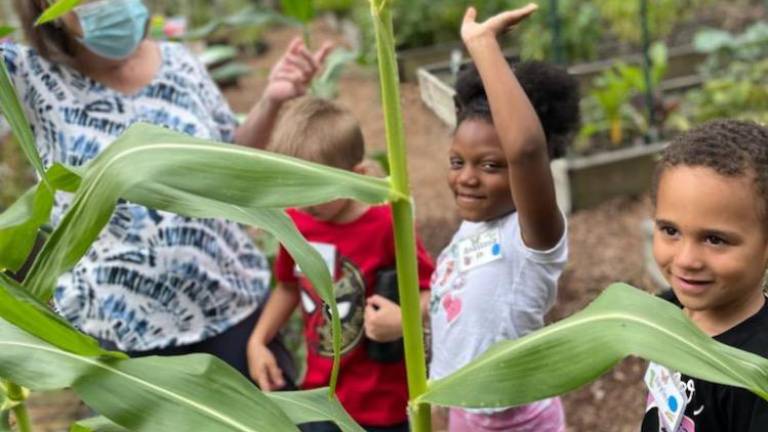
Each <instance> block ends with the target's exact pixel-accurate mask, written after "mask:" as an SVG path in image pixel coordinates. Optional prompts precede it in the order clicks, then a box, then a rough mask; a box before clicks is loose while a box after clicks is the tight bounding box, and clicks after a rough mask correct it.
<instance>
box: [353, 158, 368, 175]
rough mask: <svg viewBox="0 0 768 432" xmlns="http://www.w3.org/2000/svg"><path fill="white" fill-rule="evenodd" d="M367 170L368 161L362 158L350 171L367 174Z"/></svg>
mask: <svg viewBox="0 0 768 432" xmlns="http://www.w3.org/2000/svg"><path fill="white" fill-rule="evenodd" d="M368 171H369V167H368V163H367V162H366V161H365V160H363V161H361V162H360V163H358V164H357V165H355V166H354V167H352V172H354V173H356V174H360V175H367V174H368Z"/></svg>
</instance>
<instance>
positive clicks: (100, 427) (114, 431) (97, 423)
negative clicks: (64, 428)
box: [69, 417, 128, 432]
mask: <svg viewBox="0 0 768 432" xmlns="http://www.w3.org/2000/svg"><path fill="white" fill-rule="evenodd" d="M69 432H128V429H125V428H124V427H122V426H120V425H117V424H115V423H112V422H111V421H110V420H109V419H108V418H106V417H91V418H89V419H85V420H80V421H78V422H77V423H74V424H73V425H72V426H71V427H70V428H69Z"/></svg>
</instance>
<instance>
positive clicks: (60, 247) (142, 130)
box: [24, 125, 401, 389]
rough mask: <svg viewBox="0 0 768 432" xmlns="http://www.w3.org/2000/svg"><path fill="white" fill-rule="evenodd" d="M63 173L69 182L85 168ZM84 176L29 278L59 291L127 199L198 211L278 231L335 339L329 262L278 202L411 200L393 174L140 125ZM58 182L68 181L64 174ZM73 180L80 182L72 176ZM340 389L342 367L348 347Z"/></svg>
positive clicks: (34, 286) (45, 289)
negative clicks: (322, 304) (59, 281)
mask: <svg viewBox="0 0 768 432" xmlns="http://www.w3.org/2000/svg"><path fill="white" fill-rule="evenodd" d="M59 171H62V172H63V173H61V174H57V176H59V177H62V178H64V179H68V178H69V177H72V176H73V175H74V174H77V173H72V172H69V173H66V172H64V171H66V170H65V169H64V168H63V167H60V169H59ZM80 174H81V175H82V176H83V178H82V180H81V185H80V188H79V189H78V190H77V193H76V194H75V197H74V200H73V202H72V203H71V205H70V208H69V211H68V212H67V214H66V215H65V216H64V218H63V220H62V221H61V222H60V224H59V226H58V227H57V229H56V230H55V231H54V233H53V234H52V235H51V237H50V238H49V240H48V242H47V243H46V245H45V247H44V248H43V249H42V251H41V252H40V255H39V256H38V258H37V260H36V261H35V264H34V265H33V267H32V269H31V270H30V274H29V276H28V277H27V280H26V281H25V284H24V285H25V287H27V288H28V289H29V290H30V291H31V292H32V293H33V294H34V295H36V296H38V298H40V299H43V300H47V299H48V298H50V295H51V293H52V289H53V286H54V283H55V281H56V278H57V277H58V275H60V274H61V273H62V272H64V271H66V270H68V269H70V268H71V267H72V266H74V265H75V264H76V263H77V261H78V260H79V259H80V258H81V257H82V256H83V254H85V252H86V251H87V250H88V248H89V247H90V245H91V243H92V242H93V241H94V240H95V239H96V237H97V236H98V234H99V232H100V231H101V229H102V228H103V227H104V225H105V224H106V223H107V222H108V220H109V217H110V215H111V213H112V211H113V209H114V206H115V204H116V202H117V200H118V197H122V198H125V199H128V200H129V201H132V202H136V203H139V204H142V205H146V206H148V207H152V208H156V209H160V210H168V211H172V212H176V213H179V214H184V215H186V216H193V217H224V218H227V219H231V220H234V221H237V222H242V223H249V224H257V225H259V226H261V227H262V228H264V229H266V230H268V231H270V232H272V233H273V234H274V235H275V236H276V237H277V238H278V239H279V240H280V241H281V242H283V243H285V244H286V248H287V249H288V250H289V252H291V253H292V254H293V256H294V259H295V260H296V262H297V263H298V264H299V266H300V267H301V268H302V269H304V271H305V274H307V275H308V277H309V278H310V280H312V282H313V284H314V286H315V288H316V289H317V290H318V293H319V294H320V295H321V297H322V298H323V300H324V301H326V302H327V303H328V304H329V305H330V306H331V311H332V321H333V322H332V326H333V329H334V345H335V346H338V345H340V341H339V339H338V336H337V335H338V334H339V333H340V329H341V325H340V322H339V320H338V313H337V311H336V307H335V299H334V297H333V295H332V286H331V281H330V276H329V275H328V271H327V269H326V268H325V265H324V264H323V263H322V259H321V258H320V256H319V255H318V254H317V252H316V251H314V250H313V249H312V248H311V247H309V246H308V245H306V242H304V240H303V239H302V238H301V236H300V235H299V234H298V232H297V231H296V230H295V227H293V226H292V224H291V223H290V220H289V219H287V217H286V216H285V215H282V214H280V213H279V212H276V210H275V208H283V207H293V206H303V205H310V204H316V203H320V202H327V201H330V200H333V199H336V198H342V197H351V198H356V199H359V200H361V201H365V202H369V203H378V202H384V201H386V200H387V199H401V197H400V196H399V195H398V194H395V193H393V192H391V191H390V190H389V185H388V183H387V182H386V181H385V180H382V179H376V178H372V177H366V176H360V175H357V174H354V173H352V172H349V171H344V170H338V169H334V168H329V167H325V166H322V165H317V164H312V163H309V162H306V161H302V160H298V159H294V158H288V157H285V156H281V155H276V154H274V153H268V152H263V151H257V150H253V149H248V148H243V147H239V146H234V145H231V144H220V143H214V142H211V141H206V140H200V139H196V138H192V137H189V136H186V135H183V134H178V133H174V132H171V131H168V130H167V129H165V128H161V127H156V126H149V125H136V126H133V127H131V128H129V130H128V131H127V132H126V133H125V134H124V135H123V136H122V137H121V138H120V139H118V140H117V141H115V142H114V143H112V144H111V145H110V146H109V147H108V148H107V149H106V150H105V151H104V152H102V153H101V154H100V155H99V156H98V157H97V158H96V159H94V160H93V161H92V162H91V163H90V164H89V165H88V167H87V169H85V170H84V172H83V171H82V170H81V172H80ZM56 181H57V186H61V185H59V184H58V183H60V182H62V181H61V180H59V179H58V178H57V180H56ZM69 181H72V180H69ZM336 352H337V354H336V358H337V361H336V362H335V365H336V366H335V367H334V373H333V380H332V381H331V388H332V389H333V388H334V387H335V378H336V376H337V373H338V350H336Z"/></svg>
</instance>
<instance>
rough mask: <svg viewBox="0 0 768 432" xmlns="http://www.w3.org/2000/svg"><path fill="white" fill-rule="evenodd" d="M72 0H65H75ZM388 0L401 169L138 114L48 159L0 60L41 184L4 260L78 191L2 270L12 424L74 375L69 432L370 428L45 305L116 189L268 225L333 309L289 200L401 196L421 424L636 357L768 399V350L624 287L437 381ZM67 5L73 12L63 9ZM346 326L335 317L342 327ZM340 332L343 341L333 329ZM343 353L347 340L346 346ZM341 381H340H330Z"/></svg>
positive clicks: (385, 22) (23, 206)
mask: <svg viewBox="0 0 768 432" xmlns="http://www.w3.org/2000/svg"><path fill="white" fill-rule="evenodd" d="M65 1H66V0H65ZM57 4H58V3H57ZM389 7H390V5H389V3H388V2H387V1H386V0H373V1H372V2H371V11H372V15H373V17H374V23H375V31H376V34H377V46H378V58H379V62H380V63H379V67H380V72H381V89H382V98H383V103H384V106H385V116H386V118H385V124H386V134H387V142H388V156H389V164H390V167H391V175H392V176H391V178H390V179H388V180H383V179H376V178H370V177H365V176H360V175H356V174H353V173H350V172H347V171H340V170H336V169H333V168H328V167H324V166H320V165H316V164H312V163H308V162H305V161H301V160H296V159H292V158H288V157H285V156H279V155H274V154H269V153H265V152H262V151H257V150H252V149H247V148H243V147H239V146H235V145H229V144H223V143H216V142H212V141H207V140H201V139H196V138H192V137H189V136H185V135H181V134H178V133H174V132H170V131H167V130H165V129H162V128H159V127H154V126H149V125H136V126H133V127H131V128H129V130H128V131H127V132H126V133H125V134H124V135H122V136H121V137H120V138H119V139H117V140H116V141H115V142H114V143H112V144H111V145H110V146H108V147H107V148H106V150H105V151H104V152H102V153H101V154H100V155H99V156H97V157H96V158H95V159H94V160H93V161H91V162H90V163H89V164H88V165H86V166H83V167H77V168H73V167H67V166H63V165H58V164H56V165H53V166H52V167H50V168H48V169H47V170H43V167H42V164H41V163H39V157H38V156H37V153H36V151H35V145H34V144H35V143H34V142H33V141H32V136H31V134H29V133H28V132H29V125H28V124H27V122H26V119H25V118H24V116H23V112H22V111H21V110H20V107H19V105H18V101H17V100H16V98H15V93H14V91H13V87H12V86H11V85H10V81H8V79H7V73H6V71H5V66H4V63H3V62H0V90H2V91H0V108H2V111H3V113H4V115H5V116H6V118H8V119H9V120H12V121H11V125H12V126H13V130H14V133H15V134H16V136H17V137H18V139H19V142H20V144H21V146H22V148H24V149H25V152H26V154H27V156H28V157H29V159H30V160H31V161H32V162H33V164H34V166H35V167H36V168H37V169H38V170H39V171H38V172H39V175H40V178H41V182H40V183H39V184H38V185H37V186H35V187H34V188H32V189H30V190H29V191H28V192H27V193H26V194H24V195H23V196H22V197H21V198H20V199H19V200H18V201H17V202H16V203H15V204H14V205H13V206H11V208H9V209H8V210H7V211H5V212H4V213H2V214H0V242H3V245H5V247H2V248H1V249H0V269H7V270H15V269H17V268H18V265H19V259H18V258H19V257H21V258H22V261H23V258H24V257H25V256H26V254H27V252H28V250H29V248H30V247H31V246H30V240H29V239H30V238H32V237H34V235H35V234H36V231H37V228H38V227H39V226H40V225H41V224H42V223H45V222H46V221H47V220H48V215H49V214H50V209H51V204H52V192H53V191H55V190H60V191H67V192H71V193H72V194H74V198H73V201H72V205H71V207H70V208H69V210H68V211H67V213H66V215H65V216H64V218H63V219H62V221H61V223H60V224H59V225H58V226H57V227H56V229H55V230H54V231H53V233H52V234H51V236H50V237H49V238H48V239H47V241H46V243H45V245H44V247H43V249H42V251H41V253H40V255H39V256H38V257H37V259H36V261H35V263H34V265H33V267H32V269H31V271H30V274H29V275H28V276H27V277H26V279H25V280H24V281H23V282H21V283H18V282H16V281H14V280H13V279H11V278H9V277H7V276H5V275H4V274H0V376H2V377H4V379H5V380H4V381H0V430H8V429H9V428H10V426H9V412H11V411H12V412H13V413H14V415H15V418H16V421H17V424H18V429H19V430H20V431H22V432H27V431H29V430H31V425H30V424H29V420H28V415H27V412H26V407H25V403H24V400H25V399H26V397H27V395H28V393H29V391H28V390H27V389H29V390H32V391H46V390H52V389H59V388H65V387H70V388H72V389H73V390H74V391H75V392H76V393H77V394H78V395H79V396H80V397H81V398H82V400H83V401H85V403H86V404H88V405H89V406H90V407H92V408H93V409H95V410H96V411H97V412H99V413H100V414H101V415H102V416H103V417H98V418H94V419H89V420H86V421H82V422H79V423H77V424H76V425H73V428H72V430H73V431H78V432H83V431H97V430H99V431H101V430H104V431H106V430H112V431H115V430H117V431H120V430H136V431H154V430H205V431H248V432H250V431H290V430H296V427H295V424H297V423H303V422H309V421H320V420H330V421H334V422H336V423H337V424H338V425H339V426H340V427H341V428H342V430H344V431H360V430H361V428H360V427H359V426H358V425H356V424H355V423H354V421H352V420H351V419H350V418H349V416H348V415H347V414H346V413H345V412H344V411H343V408H342V407H341V406H340V405H339V404H338V402H337V401H336V400H335V399H334V398H331V397H329V391H328V390H326V389H320V390H314V391H309V392H284V393H268V394H264V393H261V392H260V391H259V390H258V389H257V388H256V387H255V386H253V385H252V384H251V383H250V382H248V381H247V380H246V379H245V378H244V377H242V376H240V375H239V374H238V373H237V372H236V371H234V370H233V369H231V368H230V367H228V366H227V365H226V364H224V363H223V362H221V361H220V360H218V359H216V358H213V357H211V356H208V355H189V356H181V357H147V358H139V359H128V358H126V357H125V355H123V354H121V353H117V352H110V351H105V350H103V349H102V348H100V347H99V345H98V344H97V342H96V341H95V340H94V339H92V338H91V337H89V336H87V335H84V334H82V333H80V332H78V331H77V330H75V329H74V328H72V327H71V326H70V325H69V324H68V323H67V322H65V321H64V320H63V319H62V318H60V317H58V316H57V315H56V314H54V313H53V312H52V311H50V309H49V308H48V307H47V303H46V302H47V300H48V299H49V298H50V295H51V290H52V287H53V284H54V281H55V280H56V277H57V276H58V275H59V274H61V273H62V272H64V271H66V270H68V269H69V268H71V267H72V266H73V265H74V264H75V263H76V262H77V261H78V259H79V258H80V257H81V256H82V255H83V254H84V253H85V252H86V251H87V249H88V247H89V246H90V244H91V243H92V242H93V241H94V239H95V238H96V236H97V234H98V233H99V231H100V230H101V228H102V227H104V225H105V224H106V223H107V220H108V218H109V216H110V214H111V212H112V209H113V207H114V205H115V203H116V202H117V200H118V198H123V199H127V200H130V201H132V202H136V203H140V204H142V205H147V206H150V207H153V208H157V209H162V210H168V211H173V212H177V213H180V214H183V215H187V216H191V217H221V218H227V219H231V220H233V221H236V222H240V223H243V224H249V225H258V226H260V227H262V228H263V229H265V230H267V231H270V232H271V233H273V234H274V235H275V236H276V237H277V238H278V239H279V240H280V241H281V242H282V243H283V244H284V245H285V247H286V249H288V250H289V252H290V253H291V254H292V255H293V257H294V258H295V259H296V261H297V262H298V263H299V265H300V266H301V267H302V269H303V271H304V272H305V274H307V276H308V277H309V278H310V279H311V280H312V282H313V284H314V286H315V287H316V288H317V290H318V292H319V293H320V294H321V296H322V297H323V299H324V301H326V302H327V303H328V304H329V305H330V306H331V310H332V314H333V316H334V322H335V323H336V324H338V318H337V312H336V310H335V309H336V308H335V301H334V296H333V292H332V285H331V280H330V276H329V274H328V272H327V270H326V267H325V264H324V263H323V261H322V259H321V258H320V257H319V255H318V254H317V253H316V252H315V251H314V249H312V248H311V247H309V246H308V245H307V244H306V242H305V241H304V240H303V239H302V238H301V236H300V234H299V233H298V232H297V231H296V229H295V227H294V226H293V225H292V224H291V222H290V219H288V218H287V216H286V215H285V214H284V213H283V212H282V211H281V210H280V208H283V207H288V206H304V205H311V204H315V203H320V202H325V201H328V200H332V199H336V198H353V199H358V200H362V201H365V202H368V203H381V202H390V203H391V204H392V211H393V214H394V219H395V238H396V249H397V267H398V283H399V291H400V299H401V303H402V304H401V305H402V309H403V328H404V329H403V333H404V339H405V342H404V343H405V357H406V365H407V368H408V386H409V391H410V408H409V409H410V419H411V425H412V426H411V427H412V430H413V431H416V432H426V431H428V430H429V429H430V427H429V422H430V419H429V404H439V405H448V406H463V407H501V406H510V405H516V404H523V403H527V402H531V401H535V400H538V399H542V398H545V397H549V396H553V395H558V394H562V393H564V392H567V391H570V390H572V389H575V388H577V387H579V386H581V385H583V384H585V383H587V382H589V381H591V380H593V379H595V378H597V377H598V376H600V375H601V374H602V373H603V372H605V371H606V370H608V369H609V368H611V367H612V366H613V365H615V364H616V363H617V362H618V361H619V360H621V359H622V358H623V357H625V356H627V355H638V356H641V357H643V358H647V359H650V360H653V361H656V362H658V363H661V364H663V365H665V366H667V367H670V368H672V369H676V370H679V371H681V372H683V373H686V374H688V375H691V376H696V377H700V378H703V379H707V380H710V381H715V382H720V383H724V384H729V385H735V386H739V387H743V388H746V389H749V390H751V391H752V392H754V393H756V394H758V395H760V396H761V397H763V398H768V360H765V359H763V358H760V357H758V356H755V355H752V354H749V353H745V352H743V351H739V350H736V349H734V348H731V347H728V346H725V345H722V344H720V343H718V342H716V341H714V340H713V339H711V338H709V337H708V336H707V335H705V334H704V333H702V332H701V331H699V330H698V329H697V328H696V326H695V325H694V324H693V323H692V322H691V321H690V320H688V319H687V318H686V317H685V316H684V315H683V314H682V313H681V312H680V310H679V309H677V308H676V307H674V306H672V305H671V304H668V303H666V302H664V301H662V300H659V299H656V298H654V297H652V296H649V295H647V294H645V293H643V292H641V291H639V290H637V289H634V288H631V287H628V286H626V285H622V284H616V285H613V286H611V287H609V288H608V289H607V290H606V291H605V293H604V294H603V295H601V296H600V297H599V298H598V299H597V300H596V301H595V302H594V303H592V304H591V305H590V306H589V307H587V308H586V309H585V310H583V311H581V312H579V313H577V314H575V315H573V316H571V317H570V318H567V319H565V320H563V321H560V322H559V323H557V324H554V325H551V326H548V327H545V328H543V329H541V330H539V331H537V332H534V333H532V334H529V335H528V336H526V337H524V338H521V339H518V340H515V341H506V342H502V343H499V344H498V345H496V346H494V347H493V348H491V349H490V350H489V351H488V352H486V353H485V354H484V355H482V356H480V357H479V358H477V359H476V360H475V361H473V362H472V363H471V364H469V365H467V366H466V367H464V368H463V369H461V370H459V371H457V372H456V373H455V374H453V375H451V376H448V377H446V378H443V379H440V380H436V381H433V382H430V383H428V382H427V379H426V367H425V361H424V347H423V343H422V331H421V317H420V315H419V313H420V312H419V306H418V303H419V296H418V287H417V278H416V259H415V244H414V228H413V206H412V200H411V198H410V194H409V185H408V175H407V172H406V170H405V147H404V139H403V138H404V133H403V126H402V118H401V117H402V115H401V113H400V108H399V94H398V81H397V75H396V72H395V70H396V69H395V62H394V38H393V34H392V23H391V19H390V12H389ZM62 10H63V9H62ZM334 332H335V333H336V335H338V327H337V326H335V327H334ZM335 339H336V341H337V340H338V339H337V338H335ZM335 348H336V349H335V351H336V352H337V353H338V342H336V345H335ZM334 380H335V378H333V379H332V382H331V383H330V391H331V392H332V389H333V386H334Z"/></svg>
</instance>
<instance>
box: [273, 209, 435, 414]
mask: <svg viewBox="0 0 768 432" xmlns="http://www.w3.org/2000/svg"><path fill="white" fill-rule="evenodd" d="M288 215H289V216H290V217H291V219H293V222H294V223H295V224H296V226H297V227H298V229H299V231H300V232H301V233H302V234H303V235H304V237H305V238H306V239H307V241H309V242H311V243H321V244H324V246H323V247H324V248H325V250H326V251H328V250H332V248H333V249H335V250H333V254H332V255H331V256H335V268H336V270H335V275H334V280H335V284H334V287H335V290H336V302H337V304H338V308H339V313H340V315H341V323H342V344H341V353H342V357H341V369H340V372H339V381H338V386H337V388H336V391H337V395H338V397H339V400H340V401H341V404H342V405H343V406H344V409H346V410H347V412H349V414H350V415H351V416H352V418H354V419H355V420H356V421H357V422H358V423H360V424H362V425H365V426H391V425H395V424H398V423H402V422H404V421H405V420H406V419H407V415H406V406H407V403H408V388H407V382H406V375H405V363H404V362H403V361H400V362H395V363H381V362H377V361H374V360H372V359H371V358H370V357H369V356H368V353H367V350H366V347H365V344H366V343H368V340H367V338H366V337H365V330H364V328H363V315H364V310H365V299H366V298H367V297H369V296H371V295H372V294H373V289H374V284H375V278H376V273H377V271H379V270H381V269H385V268H394V266H395V245H394V236H393V233H392V214H391V211H390V208H389V206H375V207H371V208H370V209H369V210H368V211H367V212H366V213H364V214H363V215H362V216H360V217H359V218H358V219H357V220H355V221H353V222H350V223H346V224H334V223H329V222H323V221H319V220H316V219H315V218H313V217H312V216H310V215H309V214H307V213H303V212H300V211H297V210H289V211H288ZM417 250H418V265H419V287H420V288H421V289H422V290H426V289H429V279H430V276H431V274H432V271H433V270H434V262H433V261H432V258H430V256H429V254H428V253H427V252H426V251H425V250H424V247H423V246H422V245H421V243H420V242H419V243H418V245H417ZM275 277H276V278H277V280H278V281H279V282H299V286H300V287H301V305H302V311H303V317H304V335H305V337H306V341H307V374H306V377H305V378H304V382H303V383H302V387H303V388H305V389H311V388H317V387H323V386H327V385H328V382H329V381H330V378H331V368H332V366H333V349H332V346H331V323H330V318H328V319H326V317H327V316H328V315H327V314H326V313H324V307H323V302H322V300H321V299H320V296H319V295H318V294H317V293H316V292H315V290H314V289H313V288H312V286H311V284H310V283H309V281H308V280H307V279H306V278H305V277H303V276H297V274H296V269H295V263H294V261H293V259H292V258H291V256H290V255H289V254H288V253H287V252H286V250H285V249H284V248H282V247H281V248H280V251H279V253H278V256H277V260H276V262H275Z"/></svg>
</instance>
